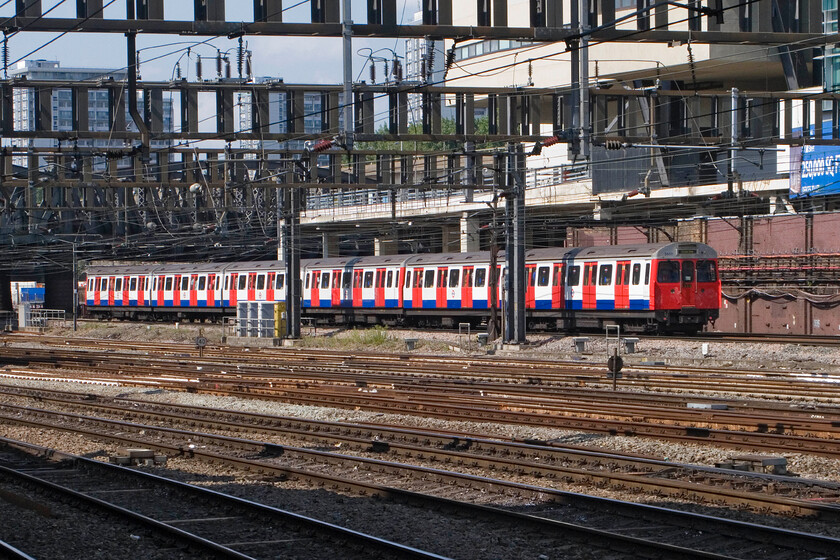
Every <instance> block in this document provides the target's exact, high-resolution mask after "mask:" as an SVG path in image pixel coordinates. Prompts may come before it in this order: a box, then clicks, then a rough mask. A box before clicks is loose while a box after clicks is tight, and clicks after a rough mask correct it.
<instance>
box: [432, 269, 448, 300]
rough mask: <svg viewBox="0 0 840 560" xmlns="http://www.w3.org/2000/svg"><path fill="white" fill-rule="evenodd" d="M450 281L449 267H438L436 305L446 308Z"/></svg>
mask: <svg viewBox="0 0 840 560" xmlns="http://www.w3.org/2000/svg"><path fill="white" fill-rule="evenodd" d="M448 283H449V269H448V268H447V267H445V266H442V267H439V268H438V269H437V283H436V284H435V307H437V308H438V309H446V307H447V301H446V291H447V284H448Z"/></svg>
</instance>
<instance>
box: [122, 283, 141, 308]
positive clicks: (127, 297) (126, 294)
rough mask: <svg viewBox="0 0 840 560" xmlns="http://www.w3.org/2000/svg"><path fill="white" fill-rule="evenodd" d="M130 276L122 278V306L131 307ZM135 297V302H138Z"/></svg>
mask: <svg viewBox="0 0 840 560" xmlns="http://www.w3.org/2000/svg"><path fill="white" fill-rule="evenodd" d="M128 281H129V276H123V277H122V288H123V289H122V304H123V305H125V306H129V305H131V291H130V290H129V284H128ZM136 299H137V298H136V296H135V300H136Z"/></svg>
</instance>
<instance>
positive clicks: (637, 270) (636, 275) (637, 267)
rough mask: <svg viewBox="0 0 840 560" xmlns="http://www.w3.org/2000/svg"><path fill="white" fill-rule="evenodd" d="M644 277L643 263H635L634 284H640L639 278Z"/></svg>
mask: <svg viewBox="0 0 840 560" xmlns="http://www.w3.org/2000/svg"><path fill="white" fill-rule="evenodd" d="M641 279H642V265H640V264H639V263H636V264H634V265H633V285H634V286H638V285H639V280H641Z"/></svg>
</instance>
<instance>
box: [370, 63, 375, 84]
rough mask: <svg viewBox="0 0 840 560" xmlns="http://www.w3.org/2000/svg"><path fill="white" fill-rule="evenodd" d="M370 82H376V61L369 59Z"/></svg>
mask: <svg viewBox="0 0 840 560" xmlns="http://www.w3.org/2000/svg"><path fill="white" fill-rule="evenodd" d="M370 83H372V84H375V83H376V63H375V62H374V61H372V60H371V61H370Z"/></svg>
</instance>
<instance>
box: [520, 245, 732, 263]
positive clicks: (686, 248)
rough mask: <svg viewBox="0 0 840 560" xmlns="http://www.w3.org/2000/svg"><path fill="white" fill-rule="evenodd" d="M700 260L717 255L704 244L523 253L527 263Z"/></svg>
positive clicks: (623, 246) (571, 248)
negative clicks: (606, 260) (538, 261)
mask: <svg viewBox="0 0 840 560" xmlns="http://www.w3.org/2000/svg"><path fill="white" fill-rule="evenodd" d="M633 257H650V258H659V259H666V258H701V259H713V258H716V257H717V252H716V251H715V250H714V249H712V248H711V247H709V246H708V245H706V244H705V243H691V242H674V243H639V244H633V245H605V246H598V247H559V248H552V249H531V250H530V251H528V252H527V253H525V258H526V259H529V260H555V261H562V260H563V259H576V260H582V259H612V258H633Z"/></svg>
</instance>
